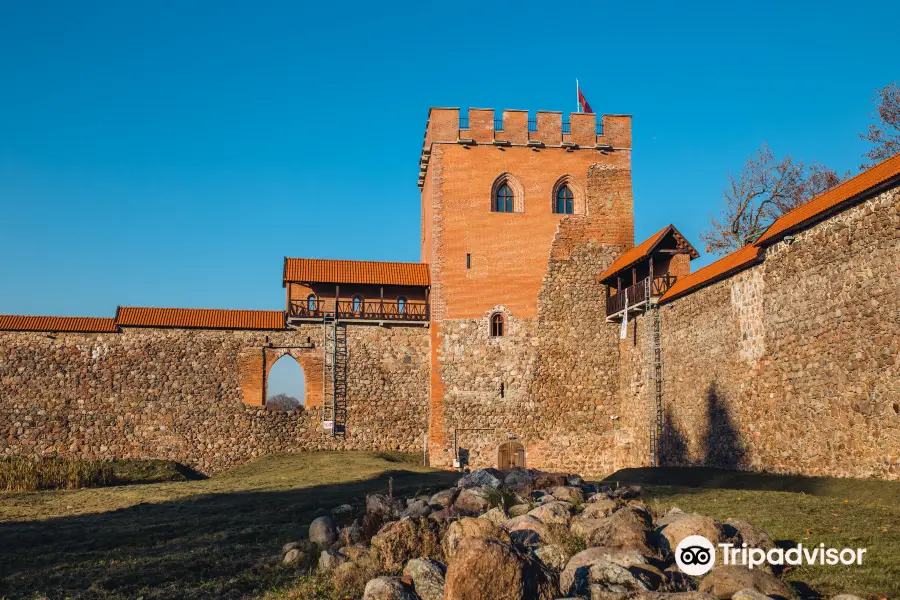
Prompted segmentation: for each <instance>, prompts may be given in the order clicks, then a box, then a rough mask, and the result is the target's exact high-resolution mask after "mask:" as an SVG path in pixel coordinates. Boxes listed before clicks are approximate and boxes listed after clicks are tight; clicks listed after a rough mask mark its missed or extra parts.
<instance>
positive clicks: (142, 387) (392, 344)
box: [0, 326, 429, 472]
mask: <svg viewBox="0 0 900 600" xmlns="http://www.w3.org/2000/svg"><path fill="white" fill-rule="evenodd" d="M307 338H309V342H310V343H311V344H312V346H313V347H312V348H309V347H308V344H307ZM321 338H322V329H321V327H320V326H303V327H301V328H300V329H298V330H296V331H277V332H272V331H269V332H265V331H261V332H257V331H219V330H196V329H143V328H141V329H137V328H127V329H125V330H124V331H123V332H122V333H118V334H73V333H69V334H53V335H50V334H47V333H29V332H0V455H11V454H54V453H55V454H59V455H63V456H73V457H78V458H92V459H97V458H162V459H170V460H175V461H178V462H181V463H184V464H187V465H190V466H193V467H195V468H197V469H200V470H201V471H204V472H214V471H217V470H220V469H222V468H224V467H227V466H229V465H231V464H236V463H241V462H244V461H246V460H247V459H249V458H252V457H255V456H259V455H262V454H266V453H270V452H278V451H294V450H325V449H366V450H388V449H389V450H404V451H418V450H421V448H422V444H423V434H424V432H425V430H426V410H427V396H428V376H429V368H428V343H429V342H428V330H427V329H424V328H421V327H415V328H413V327H409V328H403V327H394V328H391V327H373V326H350V327H349V328H348V335H347V338H348V390H347V401H348V419H347V437H346V439H341V438H336V439H335V438H331V437H330V436H326V435H325V434H324V433H323V431H322V429H321V414H320V409H319V408H318V407H317V406H315V404H316V399H317V398H318V399H319V403H320V399H321V394H319V395H318V396H316V394H315V391H316V389H317V388H318V390H319V391H320V390H321V372H320V371H317V369H321V352H322V350H321V341H322V339H321ZM270 344H271V347H269V345H270ZM285 353H290V354H292V355H293V356H295V357H296V358H297V359H298V362H300V363H301V365H303V366H305V367H306V370H305V374H306V375H307V387H308V394H307V397H308V398H309V399H310V406H309V408H308V410H306V411H304V412H300V413H279V412H272V411H267V410H266V409H265V408H264V407H262V406H250V405H252V404H259V401H260V399H261V398H262V381H263V373H265V372H268V369H269V368H270V367H271V365H272V364H273V363H274V361H275V360H277V359H278V357H279V356H280V355H282V354H285ZM264 356H265V358H263V357H264ZM316 365H317V366H316ZM316 382H318V383H316Z"/></svg>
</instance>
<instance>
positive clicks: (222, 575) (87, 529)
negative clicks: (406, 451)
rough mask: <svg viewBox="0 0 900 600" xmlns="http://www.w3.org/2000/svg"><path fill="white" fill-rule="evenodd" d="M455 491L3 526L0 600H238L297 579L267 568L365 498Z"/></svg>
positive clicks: (330, 490)
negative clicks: (336, 512)
mask: <svg viewBox="0 0 900 600" xmlns="http://www.w3.org/2000/svg"><path fill="white" fill-rule="evenodd" d="M391 477H392V478H393V488H394V493H395V494H396V495H401V494H412V493H414V492H416V491H417V490H419V489H424V488H437V487H442V486H448V485H451V484H452V483H453V482H455V481H456V479H457V478H458V475H456V474H452V473H443V472H436V473H415V472H410V471H402V470H397V471H391V472H386V473H382V474H381V475H379V476H378V477H377V478H374V479H367V480H360V481H354V482H347V483H341V484H333V485H320V486H316V487H309V488H302V489H295V490H286V491H263V492H252V491H246V492H232V493H220V494H204V495H198V496H191V497H188V498H184V499H181V500H178V501H171V502H163V503H159V504H138V505H135V506H131V507H128V508H124V509H120V510H115V511H110V512H106V513H100V514H93V515H79V516H70V517H62V518H56V519H47V520H43V521H28V522H18V523H15V522H14V523H0V597H4V596H5V597H9V598H22V597H25V598H28V597H32V595H34V596H41V595H43V596H46V597H49V598H72V599H82V598H92V599H93V598H103V599H118V598H138V597H143V598H144V600H151V599H162V598H167V599H168V598H210V599H212V598H216V599H227V598H242V597H246V596H248V595H255V594H259V593H262V592H264V591H265V590H268V589H271V588H273V587H276V586H281V585H285V584H286V583H287V582H289V581H290V580H292V579H294V578H295V577H296V576H297V575H299V572H298V569H297V568H296V567H292V566H290V565H287V566H280V565H279V566H272V565H271V564H269V563H270V561H271V559H272V558H273V557H275V556H276V555H279V553H280V548H281V546H282V545H283V544H284V543H286V542H289V541H293V540H298V539H301V538H302V537H304V536H305V535H306V532H307V529H308V527H309V523H310V522H311V521H312V519H314V518H315V517H317V516H321V515H323V514H327V513H328V511H330V509H331V508H333V507H334V506H336V505H338V504H343V503H351V504H354V505H356V504H361V503H362V501H363V500H364V497H365V495H366V494H371V493H384V492H386V491H387V487H388V478H391Z"/></svg>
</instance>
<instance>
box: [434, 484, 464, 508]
mask: <svg viewBox="0 0 900 600" xmlns="http://www.w3.org/2000/svg"><path fill="white" fill-rule="evenodd" d="M457 496H459V488H450V489H447V490H441V491H440V492H438V493H437V494H435V495H433V496H432V497H431V498H429V499H428V504H430V505H431V506H439V507H440V508H447V507H450V506H453V502H455V501H456V497H457ZM438 510H440V509H438Z"/></svg>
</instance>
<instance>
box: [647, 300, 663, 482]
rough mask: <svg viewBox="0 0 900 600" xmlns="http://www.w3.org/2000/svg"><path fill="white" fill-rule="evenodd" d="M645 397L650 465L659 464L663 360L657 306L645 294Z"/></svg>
mask: <svg viewBox="0 0 900 600" xmlns="http://www.w3.org/2000/svg"><path fill="white" fill-rule="evenodd" d="M647 298H648V300H647V303H648V308H647V312H646V317H647V399H648V406H647V411H648V416H649V418H650V419H649V420H650V455H649V463H650V466H651V467H658V466H660V461H661V459H662V452H663V448H662V447H661V444H662V437H663V431H662V429H663V361H662V344H661V340H660V332H659V326H660V319H659V306H657V305H656V304H655V303H653V302H651V300H650V298H651V297H650V296H649V295H648V296H647Z"/></svg>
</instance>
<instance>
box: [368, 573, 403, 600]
mask: <svg viewBox="0 0 900 600" xmlns="http://www.w3.org/2000/svg"><path fill="white" fill-rule="evenodd" d="M363 600H416V596H415V594H414V593H413V592H412V591H410V590H409V588H407V587H406V585H405V584H404V583H403V582H402V581H401V580H400V578H399V577H376V578H375V579H372V580H370V581H369V582H368V583H367V584H366V591H365V593H363Z"/></svg>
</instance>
